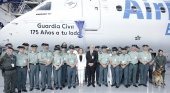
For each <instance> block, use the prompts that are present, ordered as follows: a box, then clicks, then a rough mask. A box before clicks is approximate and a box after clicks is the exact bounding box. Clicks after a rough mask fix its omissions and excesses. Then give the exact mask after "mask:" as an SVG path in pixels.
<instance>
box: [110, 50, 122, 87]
mask: <svg viewBox="0 0 170 93" xmlns="http://www.w3.org/2000/svg"><path fill="white" fill-rule="evenodd" d="M117 52H118V49H117V48H116V47H112V56H111V57H110V65H111V72H112V85H111V86H112V87H113V86H116V88H119V86H120V71H119V70H120V61H119V56H118V54H117Z"/></svg>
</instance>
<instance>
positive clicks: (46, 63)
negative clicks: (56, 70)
mask: <svg viewBox="0 0 170 93" xmlns="http://www.w3.org/2000/svg"><path fill="white" fill-rule="evenodd" d="M42 47H43V50H42V51H41V52H39V54H38V59H39V63H40V70H41V84H42V86H41V87H42V89H41V91H45V89H46V83H47V86H48V89H50V90H53V88H52V83H51V75H52V60H53V53H52V52H51V51H50V50H49V44H47V43H42Z"/></svg>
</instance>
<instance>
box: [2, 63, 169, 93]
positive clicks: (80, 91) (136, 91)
mask: <svg viewBox="0 0 170 93" xmlns="http://www.w3.org/2000/svg"><path fill="white" fill-rule="evenodd" d="M166 71H167V72H166V77H165V78H166V80H165V82H166V86H165V88H160V87H159V88H156V87H155V86H153V85H152V84H149V83H148V87H143V86H140V87H138V88H136V87H133V86H131V87H129V88H125V87H124V86H123V85H122V86H120V87H119V88H118V89H117V88H115V87H111V86H109V87H105V86H101V87H98V86H96V87H95V88H93V87H92V86H91V87H87V86H83V87H76V89H74V88H71V89H68V88H67V87H65V88H63V90H53V91H52V90H48V89H46V90H45V92H41V91H40V90H39V91H38V90H33V91H32V92H29V91H28V92H27V93H169V92H170V64H168V66H167V70H166ZM0 75H1V74H0ZM3 89H4V88H3V77H2V76H0V93H3ZM27 90H29V86H28V85H27ZM168 91H169V92H168Z"/></svg>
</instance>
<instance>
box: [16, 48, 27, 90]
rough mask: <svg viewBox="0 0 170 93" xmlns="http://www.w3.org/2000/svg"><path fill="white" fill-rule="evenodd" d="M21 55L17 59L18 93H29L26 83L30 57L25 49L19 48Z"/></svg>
mask: <svg viewBox="0 0 170 93" xmlns="http://www.w3.org/2000/svg"><path fill="white" fill-rule="evenodd" d="M17 48H18V49H19V53H18V54H17V55H16V57H17V62H16V66H17V86H18V87H17V88H18V93H21V91H23V92H27V89H26V81H27V67H28V56H27V55H26V54H25V52H24V51H25V47H24V46H18V47H17Z"/></svg>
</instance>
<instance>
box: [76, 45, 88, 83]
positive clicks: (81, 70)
mask: <svg viewBox="0 0 170 93" xmlns="http://www.w3.org/2000/svg"><path fill="white" fill-rule="evenodd" d="M77 60H78V63H77V69H78V79H79V86H83V81H84V78H85V67H86V54H84V53H83V49H82V48H80V49H79V50H78V54H77Z"/></svg>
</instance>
